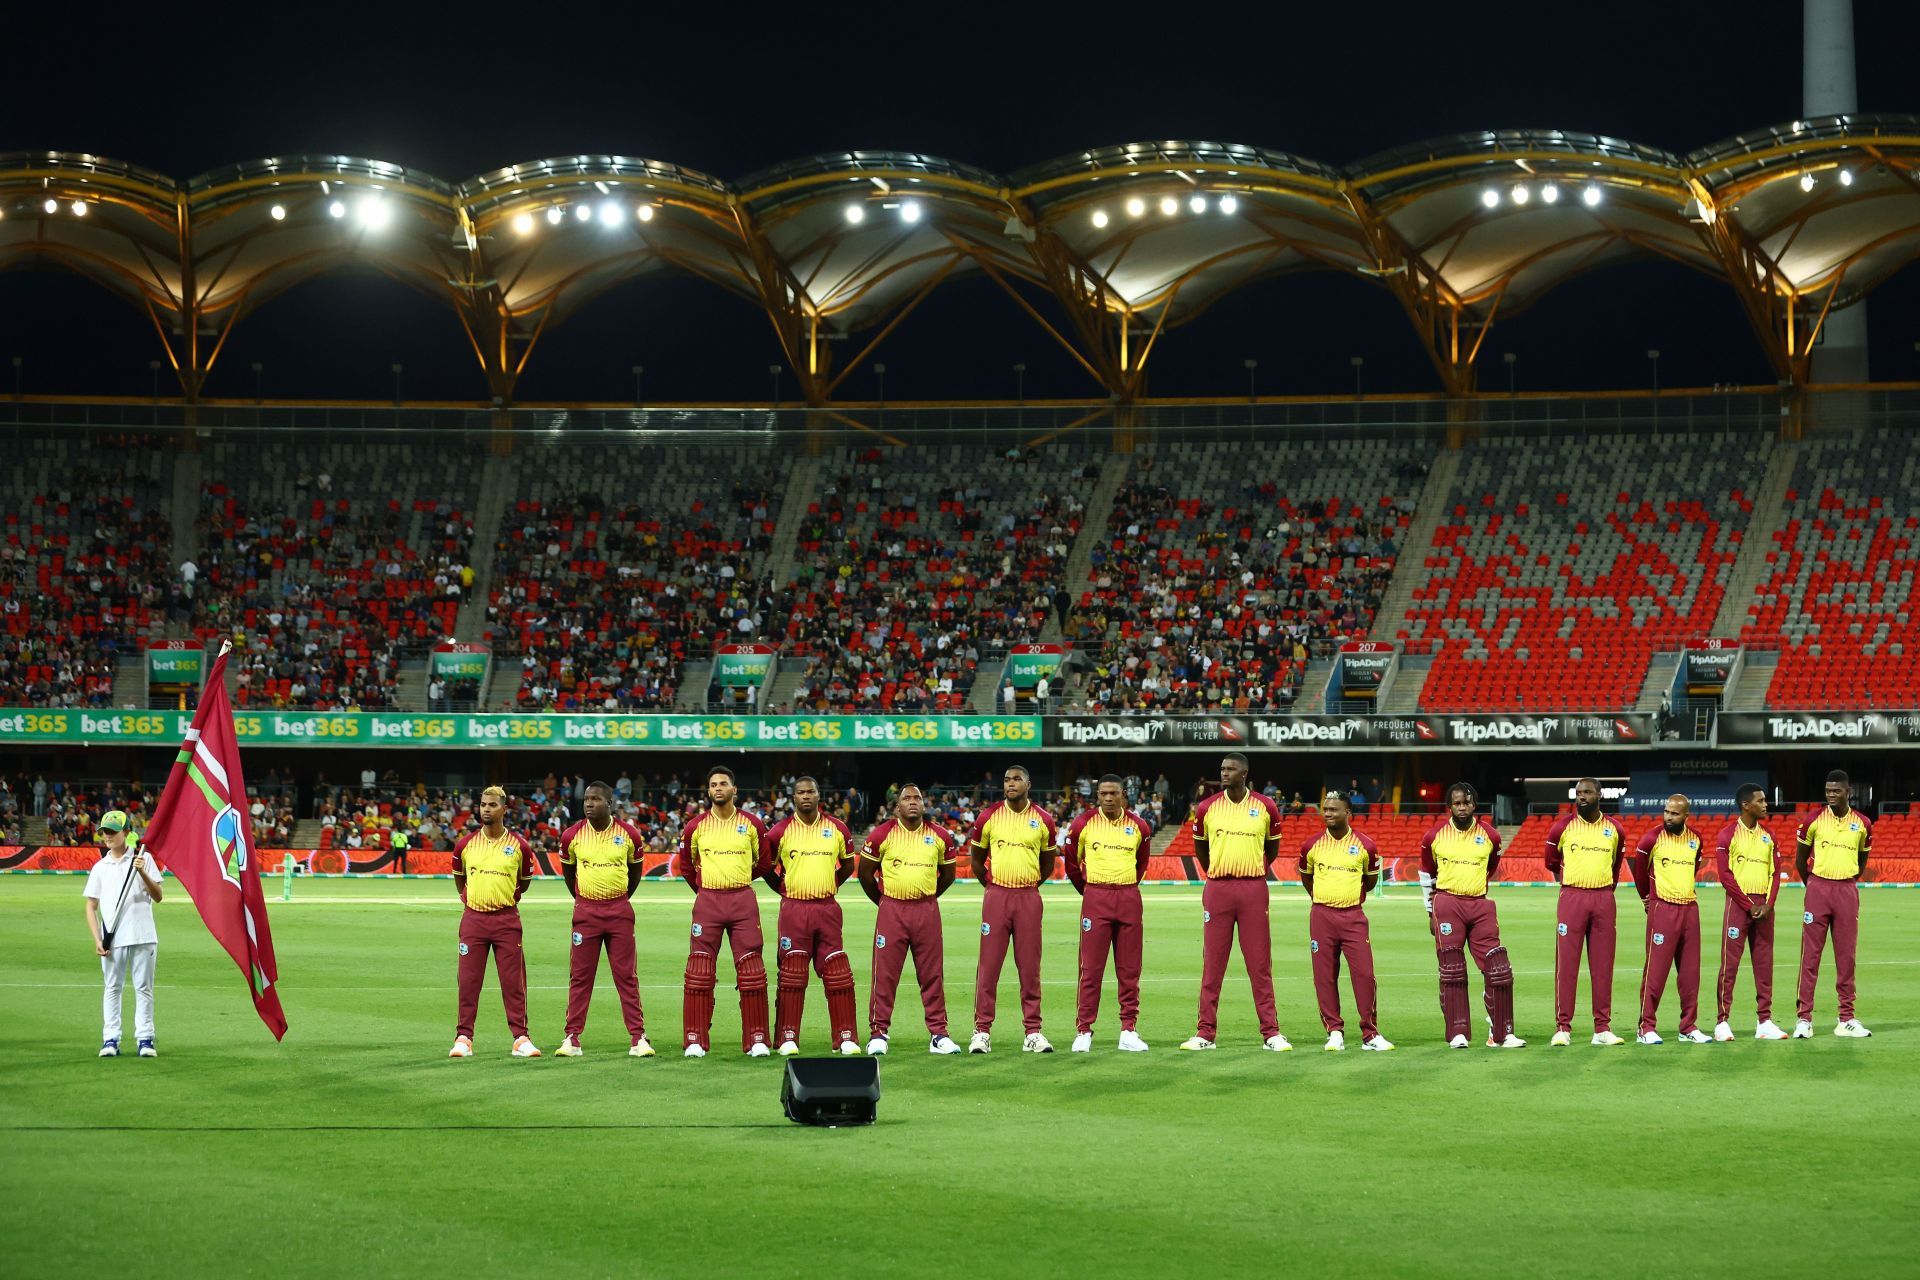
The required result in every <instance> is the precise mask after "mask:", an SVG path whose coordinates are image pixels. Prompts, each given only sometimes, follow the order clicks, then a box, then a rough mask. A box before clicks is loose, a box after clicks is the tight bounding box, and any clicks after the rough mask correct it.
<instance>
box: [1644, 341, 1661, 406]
mask: <svg viewBox="0 0 1920 1280" xmlns="http://www.w3.org/2000/svg"><path fill="white" fill-rule="evenodd" d="M1647 363H1648V364H1650V365H1652V366H1653V394H1655V395H1659V394H1660V348H1658V347H1654V348H1652V349H1650V350H1649V351H1648V352H1647Z"/></svg>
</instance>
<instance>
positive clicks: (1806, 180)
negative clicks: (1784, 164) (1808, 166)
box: [1800, 173, 1813, 191]
mask: <svg viewBox="0 0 1920 1280" xmlns="http://www.w3.org/2000/svg"><path fill="white" fill-rule="evenodd" d="M1800 189H1801V190H1802V191H1811V190H1813V175H1812V174H1810V173H1803V174H1801V175H1800Z"/></svg>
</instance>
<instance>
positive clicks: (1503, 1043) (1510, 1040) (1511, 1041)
mask: <svg viewBox="0 0 1920 1280" xmlns="http://www.w3.org/2000/svg"><path fill="white" fill-rule="evenodd" d="M1526 1047H1527V1042H1526V1041H1525V1040H1522V1039H1521V1038H1520V1037H1519V1036H1516V1035H1514V1034H1513V1033H1512V1032H1511V1031H1509V1032H1508V1033H1507V1035H1506V1038H1505V1039H1502V1040H1495V1039H1494V1038H1493V1037H1492V1036H1488V1037H1487V1048H1489V1049H1524V1048H1526Z"/></svg>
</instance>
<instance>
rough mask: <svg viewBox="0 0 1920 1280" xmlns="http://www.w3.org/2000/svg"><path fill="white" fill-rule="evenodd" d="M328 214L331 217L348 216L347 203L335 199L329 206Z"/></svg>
mask: <svg viewBox="0 0 1920 1280" xmlns="http://www.w3.org/2000/svg"><path fill="white" fill-rule="evenodd" d="M327 216H328V217H329V218H344V217H346V216H347V206H346V204H345V203H344V202H343V201H340V200H335V201H334V202H333V203H332V204H330V205H328V206H327Z"/></svg>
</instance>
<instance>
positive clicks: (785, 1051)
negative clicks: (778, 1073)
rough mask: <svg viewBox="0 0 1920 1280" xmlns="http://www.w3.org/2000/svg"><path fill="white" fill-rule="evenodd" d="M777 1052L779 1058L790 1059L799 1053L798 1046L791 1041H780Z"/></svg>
mask: <svg viewBox="0 0 1920 1280" xmlns="http://www.w3.org/2000/svg"><path fill="white" fill-rule="evenodd" d="M779 1052H780V1056H781V1057H783V1058H791V1057H792V1056H793V1055H794V1054H796V1053H799V1052H800V1046H799V1045H798V1044H796V1043H794V1042H793V1041H791V1040H782V1041H781V1042H780V1050H779Z"/></svg>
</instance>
